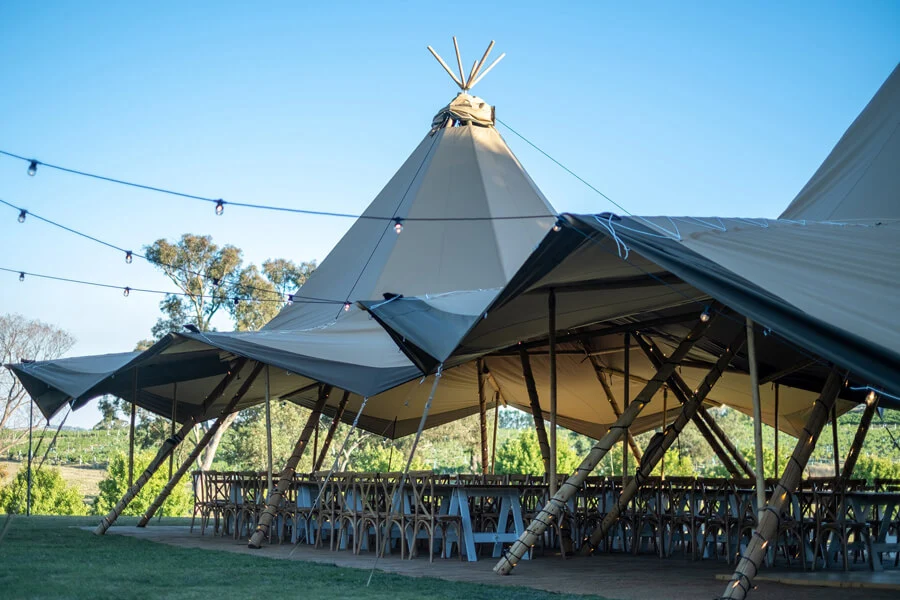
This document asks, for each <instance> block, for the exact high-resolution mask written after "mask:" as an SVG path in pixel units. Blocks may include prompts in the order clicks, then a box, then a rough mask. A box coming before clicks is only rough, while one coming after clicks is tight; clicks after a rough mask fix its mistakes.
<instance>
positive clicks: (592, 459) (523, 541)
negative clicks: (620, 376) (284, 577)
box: [494, 319, 712, 575]
mask: <svg viewBox="0 0 900 600" xmlns="http://www.w3.org/2000/svg"><path fill="white" fill-rule="evenodd" d="M711 322H712V319H710V320H709V321H707V322H703V321H699V322H698V323H697V324H696V325H695V326H694V327H693V328H692V329H691V331H690V332H689V333H688V334H687V336H686V337H685V338H684V339H683V340H682V341H681V343H680V344H678V347H677V348H676V349H675V351H674V352H672V354H671V355H670V356H669V357H668V358H667V359H666V360H665V363H663V366H662V367H661V368H659V369H657V371H656V374H655V375H654V376H653V378H652V379H650V381H648V382H647V385H646V386H644V389H642V390H641V391H640V393H639V394H638V395H637V396H636V397H635V399H634V402H632V403H631V404H630V405H629V407H628V408H627V409H625V411H624V412H623V413H622V416H621V417H619V418H618V419H616V422H615V423H613V424H612V425H611V426H610V428H609V431H607V432H606V435H604V436H603V437H602V438H600V440H599V441H597V443H596V444H594V447H593V448H591V451H590V452H589V453H588V455H587V456H586V457H585V459H584V460H583V461H582V462H581V464H580V465H579V466H578V468H577V469H576V470H575V472H574V473H573V474H572V476H571V477H569V478H568V479H567V480H566V482H565V483H564V484H563V485H562V487H560V489H559V491H557V492H556V495H555V496H553V497H552V498H550V501H549V502H547V504H546V505H545V506H544V508H543V509H541V512H540V513H538V515H537V516H535V518H534V520H532V521H531V524H530V525H529V526H528V529H527V530H525V532H524V533H522V535H521V536H519V539H518V540H516V542H515V543H514V544H513V545H512V546H511V547H510V549H509V550H508V551H507V553H506V556H504V557H503V558H501V559H500V561H499V562H498V563H497V564H496V565H495V566H494V572H495V573H498V574H500V575H508V574H509V573H510V571H512V570H513V568H515V566H516V565H517V564H518V563H519V561H520V560H521V559H522V557H523V556H524V555H525V553H526V552H528V550H530V549H531V547H532V546H533V545H534V543H535V541H536V540H537V539H538V538H539V537H540V536H542V535H543V533H544V532H545V531H546V530H547V526H548V524H550V522H551V521H553V519H555V518H557V517H558V516H559V514H560V512H561V511H562V510H563V509H564V508H565V507H566V506H567V503H568V501H569V500H570V499H571V498H572V496H574V495H575V492H577V491H578V490H579V489H581V485H582V484H583V483H584V480H585V479H586V478H587V476H588V475H589V474H590V473H591V471H593V470H594V468H595V467H596V466H597V463H599V462H600V460H601V459H602V458H603V457H604V456H606V454H607V453H608V452H609V450H610V448H612V447H613V446H614V445H615V444H616V443H617V442H618V441H619V440H620V439H621V438H622V436H623V435H624V431H625V428H626V427H627V426H628V425H630V424H631V423H633V422H634V420H635V419H636V418H637V416H638V415H639V414H640V413H641V411H642V410H643V409H644V406H645V405H646V404H647V403H649V402H650V400H651V399H652V398H653V396H654V394H656V392H658V391H659V389H660V388H661V387H662V386H663V384H665V382H666V380H667V379H669V377H671V375H672V373H674V372H675V368H676V367H677V366H678V363H680V362H681V361H682V360H684V358H685V357H686V356H687V354H688V352H689V351H690V349H691V348H692V347H693V346H694V344H695V343H696V342H697V340H698V339H699V338H700V337H702V336H703V334H704V333H706V330H707V329H708V328H709V324H710V323H711Z"/></svg>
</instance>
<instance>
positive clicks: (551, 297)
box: [547, 289, 627, 556]
mask: <svg viewBox="0 0 900 600" xmlns="http://www.w3.org/2000/svg"><path fill="white" fill-rule="evenodd" d="M547 313H548V316H549V318H548V320H547V330H548V334H547V336H548V343H549V344H550V355H549V360H550V470H549V475H550V489H549V491H550V495H551V496H555V495H556V486H558V485H559V481H557V478H556V467H557V460H556V292H555V291H553V290H552V289H551V290H550V292H549V294H548V295H547ZM626 452H627V450H626ZM563 556H565V550H563Z"/></svg>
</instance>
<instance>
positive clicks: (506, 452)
mask: <svg viewBox="0 0 900 600" xmlns="http://www.w3.org/2000/svg"><path fill="white" fill-rule="evenodd" d="M580 463H581V458H580V457H579V456H578V455H576V454H575V451H574V450H573V449H572V446H571V445H570V444H569V439H568V436H567V435H565V434H564V433H563V432H560V434H559V435H558V436H557V440H556V465H557V466H556V472H557V473H571V472H572V471H574V470H575V469H576V468H577V467H578V465H579V464H580ZM496 472H497V473H521V474H531V475H543V474H544V463H543V461H542V459H541V447H540V444H539V443H538V439H537V433H535V431H534V430H531V429H526V430H523V431H522V432H521V433H519V434H518V435H515V436H512V437H510V438H509V439H507V440H506V441H505V442H504V443H503V445H501V446H500V447H499V448H497V466H496Z"/></svg>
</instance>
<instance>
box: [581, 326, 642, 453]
mask: <svg viewBox="0 0 900 600" xmlns="http://www.w3.org/2000/svg"><path fill="white" fill-rule="evenodd" d="M582 347H583V348H584V351H585V352H586V353H587V355H588V360H589V361H590V362H591V366H592V367H594V373H596V374H597V380H598V381H599V382H600V385H601V386H603V393H604V394H606V399H607V400H608V401H609V406H610V408H612V411H613V414H614V415H616V418H617V419H618V418H619V417H621V416H622V411H621V410H620V409H619V403H618V402H617V401H616V397H615V396H614V395H613V391H612V388H611V387H609V383H607V381H606V377H605V375H604V372H603V363H601V362H600V359H599V358H598V357H596V356H594V354H593V352H594V351H593V348H591V346H590V344H588V343H587V342H583V343H582ZM627 433H628V436H627V437H628V445H629V446H630V447H631V453H632V454H633V455H634V458H635V460H637V461H638V462H641V449H640V448H639V447H638V445H637V442H635V441H634V436H633V435H631V431H628V432H627Z"/></svg>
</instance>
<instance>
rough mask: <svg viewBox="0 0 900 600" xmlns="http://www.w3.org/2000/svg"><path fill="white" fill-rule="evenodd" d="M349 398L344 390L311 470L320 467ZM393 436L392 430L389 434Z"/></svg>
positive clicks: (316, 469) (348, 393) (348, 394)
mask: <svg viewBox="0 0 900 600" xmlns="http://www.w3.org/2000/svg"><path fill="white" fill-rule="evenodd" d="M349 399H350V392H348V391H344V395H343V396H341V401H340V402H339V403H338V407H337V411H335V413H334V419H333V420H332V421H331V427H329V428H328V433H327V434H326V435H325V440H324V441H323V442H322V450H321V451H320V452H319V457H318V458H317V459H316V464H314V465H313V471H318V470H319V469H321V468H322V463H324V462H325V457H326V456H328V447H329V446H331V439H332V438H333V437H334V432H335V431H337V428H338V425H340V424H341V417H342V416H344V409H345V408H347V400H349ZM318 429H319V427H318V425H317V426H316V430H318ZM391 436H392V437H393V432H392V434H391Z"/></svg>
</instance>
